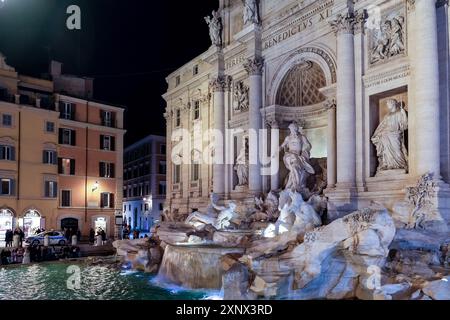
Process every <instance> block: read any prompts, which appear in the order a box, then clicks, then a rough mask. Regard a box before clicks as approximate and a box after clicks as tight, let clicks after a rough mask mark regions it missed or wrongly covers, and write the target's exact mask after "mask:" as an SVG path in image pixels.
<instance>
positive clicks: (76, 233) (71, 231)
mask: <svg viewBox="0 0 450 320" xmlns="http://www.w3.org/2000/svg"><path fill="white" fill-rule="evenodd" d="M63 231H64V236H65V238H66V239H67V241H68V242H70V241H72V237H73V236H77V241H78V242H80V240H81V231H80V229H78V230H75V229H72V228H64V230H63Z"/></svg>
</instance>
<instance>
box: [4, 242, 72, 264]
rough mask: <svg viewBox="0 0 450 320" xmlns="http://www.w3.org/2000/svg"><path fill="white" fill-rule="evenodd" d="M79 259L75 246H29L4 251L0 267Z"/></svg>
mask: <svg viewBox="0 0 450 320" xmlns="http://www.w3.org/2000/svg"><path fill="white" fill-rule="evenodd" d="M79 257H80V248H79V247H77V246H65V247H45V246H37V245H36V246H30V247H27V248H22V247H20V248H14V249H12V250H9V249H5V250H3V251H1V253H0V265H10V264H27V263H32V262H43V261H54V260H58V259H73V258H79Z"/></svg>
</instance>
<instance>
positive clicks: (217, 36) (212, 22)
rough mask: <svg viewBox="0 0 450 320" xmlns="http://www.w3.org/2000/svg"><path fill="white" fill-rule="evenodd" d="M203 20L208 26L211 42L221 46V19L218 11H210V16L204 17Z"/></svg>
mask: <svg viewBox="0 0 450 320" xmlns="http://www.w3.org/2000/svg"><path fill="white" fill-rule="evenodd" d="M205 21H206V23H207V24H208V26H209V36H210V38H211V42H212V44H213V45H215V46H218V47H220V46H222V27H223V26H222V19H221V18H220V14H219V12H218V11H213V12H212V17H209V16H207V17H205Z"/></svg>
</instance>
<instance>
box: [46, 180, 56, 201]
mask: <svg viewBox="0 0 450 320" xmlns="http://www.w3.org/2000/svg"><path fill="white" fill-rule="evenodd" d="M57 195H58V184H57V183H56V182H55V181H45V197H46V198H56V197H57Z"/></svg>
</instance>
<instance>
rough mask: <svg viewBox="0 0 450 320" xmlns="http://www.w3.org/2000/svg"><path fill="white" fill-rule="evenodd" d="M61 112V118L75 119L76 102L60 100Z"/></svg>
mask: <svg viewBox="0 0 450 320" xmlns="http://www.w3.org/2000/svg"><path fill="white" fill-rule="evenodd" d="M59 113H60V117H61V119H66V120H75V104H74V103H70V102H60V103H59Z"/></svg>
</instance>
